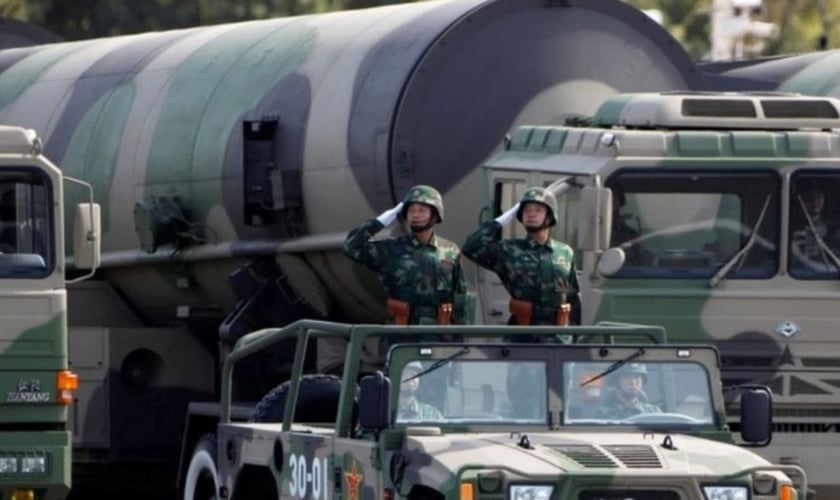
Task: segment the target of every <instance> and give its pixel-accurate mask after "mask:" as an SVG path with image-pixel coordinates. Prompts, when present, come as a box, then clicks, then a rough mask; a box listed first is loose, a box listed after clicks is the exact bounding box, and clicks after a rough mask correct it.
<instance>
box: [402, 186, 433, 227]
mask: <svg viewBox="0 0 840 500" xmlns="http://www.w3.org/2000/svg"><path fill="white" fill-rule="evenodd" d="M411 203H423V204H426V205H429V206H430V207H432V208H433V209H434V210H435V218H436V219H437V223H438V224H440V223H441V222H443V197H441V195H440V193H439V192H438V190H437V189H435V188H433V187H432V186H426V185H424V184H421V185H419V186H414V187H413V188H411V189H409V190H408V193H406V194H405V198H403V209H402V211H401V212H400V217H402V218H403V219H405V214H406V212H407V211H408V205H409V204H411Z"/></svg>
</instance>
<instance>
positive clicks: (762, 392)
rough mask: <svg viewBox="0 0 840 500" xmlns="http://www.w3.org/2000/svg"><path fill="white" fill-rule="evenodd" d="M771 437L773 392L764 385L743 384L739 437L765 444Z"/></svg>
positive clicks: (768, 442) (756, 443)
mask: <svg viewBox="0 0 840 500" xmlns="http://www.w3.org/2000/svg"><path fill="white" fill-rule="evenodd" d="M772 438H773V393H772V392H770V389H769V388H768V387H765V386H745V387H742V392H741V439H743V440H744V441H745V442H746V443H749V444H751V445H752V446H767V445H768V444H770V441H771V439H772Z"/></svg>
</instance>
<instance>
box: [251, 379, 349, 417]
mask: <svg viewBox="0 0 840 500" xmlns="http://www.w3.org/2000/svg"><path fill="white" fill-rule="evenodd" d="M290 386H291V384H290V383H289V381H286V382H283V383H282V384H280V385H278V386H277V387H275V388H274V389H272V390H271V391H270V392H269V393H268V394H266V395H265V396H263V398H262V400H261V401H260V402H259V403H258V404H257V406H256V407H254V411H253V412H252V413H251V417H250V418H249V419H248V421H249V422H282V421H283V409H284V408H285V406H286V397H287V396H288V394H289V387H290ZM340 395H341V377H337V376H335V375H324V374H313V375H304V376H303V377H301V379H300V386H299V388H298V397H297V407H296V409H295V415H294V421H295V422H308V423H313V422H335V418H336V415H337V414H338V401H339V397H340Z"/></svg>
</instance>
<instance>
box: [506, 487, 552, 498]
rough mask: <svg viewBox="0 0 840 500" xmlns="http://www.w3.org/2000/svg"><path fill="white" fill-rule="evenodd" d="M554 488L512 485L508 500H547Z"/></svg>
mask: <svg viewBox="0 0 840 500" xmlns="http://www.w3.org/2000/svg"><path fill="white" fill-rule="evenodd" d="M553 492H554V486H545V485H536V484H514V485H511V487H510V500H549V498H551V493H553Z"/></svg>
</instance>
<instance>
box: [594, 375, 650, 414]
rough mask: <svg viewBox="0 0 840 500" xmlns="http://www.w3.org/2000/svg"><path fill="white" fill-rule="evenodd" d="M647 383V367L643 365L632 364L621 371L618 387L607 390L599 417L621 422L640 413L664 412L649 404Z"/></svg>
mask: <svg viewBox="0 0 840 500" xmlns="http://www.w3.org/2000/svg"><path fill="white" fill-rule="evenodd" d="M645 382H647V367H646V366H645V365H643V364H641V363H630V364H629V365H627V366H625V367H624V368H622V369H621V370H619V372H618V380H617V385H616V387H613V388H610V389H608V390H607V392H606V395H605V396H604V400H603V404H602V406H601V408H599V409H598V416H599V417H600V418H607V419H618V420H621V419H625V418H628V417H632V416H634V415H638V414H640V413H660V412H662V410H661V409H660V408H659V407H658V406H657V405H655V404H652V403H650V402H648V398H647V394H645V390H644V384H645Z"/></svg>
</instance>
